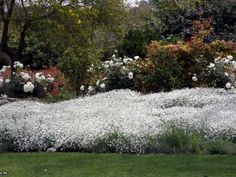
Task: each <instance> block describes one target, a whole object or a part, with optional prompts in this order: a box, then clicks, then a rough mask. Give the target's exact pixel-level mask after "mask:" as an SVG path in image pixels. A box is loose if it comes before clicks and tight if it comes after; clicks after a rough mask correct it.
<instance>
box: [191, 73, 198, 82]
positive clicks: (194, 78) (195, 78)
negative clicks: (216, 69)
mask: <svg viewBox="0 0 236 177" xmlns="http://www.w3.org/2000/svg"><path fill="white" fill-rule="evenodd" d="M192 80H193V82H197V75H196V74H194V75H193V77H192Z"/></svg>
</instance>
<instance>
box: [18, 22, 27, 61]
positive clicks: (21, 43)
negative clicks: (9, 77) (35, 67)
mask: <svg viewBox="0 0 236 177" xmlns="http://www.w3.org/2000/svg"><path fill="white" fill-rule="evenodd" d="M28 28H29V25H27V24H25V25H24V27H23V30H22V31H21V33H20V39H19V44H18V50H17V56H18V58H19V59H21V58H22V53H23V50H24V48H25V37H26V31H27V30H28Z"/></svg>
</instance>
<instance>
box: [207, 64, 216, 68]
mask: <svg viewBox="0 0 236 177" xmlns="http://www.w3.org/2000/svg"><path fill="white" fill-rule="evenodd" d="M215 66H216V65H215V63H210V64H209V65H208V66H207V67H208V68H215Z"/></svg>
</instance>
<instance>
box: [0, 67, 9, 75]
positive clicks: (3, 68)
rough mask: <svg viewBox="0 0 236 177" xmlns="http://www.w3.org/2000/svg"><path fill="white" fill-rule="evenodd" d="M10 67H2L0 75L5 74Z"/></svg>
mask: <svg viewBox="0 0 236 177" xmlns="http://www.w3.org/2000/svg"><path fill="white" fill-rule="evenodd" d="M9 68H11V66H3V67H2V69H0V73H5V72H6V71H7V70H8V69H9Z"/></svg>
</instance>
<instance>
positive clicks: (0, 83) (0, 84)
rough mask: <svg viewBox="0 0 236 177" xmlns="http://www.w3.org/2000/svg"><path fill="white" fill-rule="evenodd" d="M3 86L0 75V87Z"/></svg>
mask: <svg viewBox="0 0 236 177" xmlns="http://www.w3.org/2000/svg"><path fill="white" fill-rule="evenodd" d="M2 86H3V78H1V77H0V88H1V87H2Z"/></svg>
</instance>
